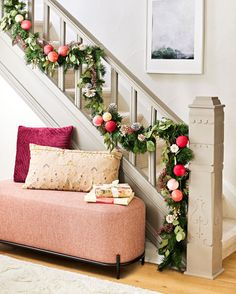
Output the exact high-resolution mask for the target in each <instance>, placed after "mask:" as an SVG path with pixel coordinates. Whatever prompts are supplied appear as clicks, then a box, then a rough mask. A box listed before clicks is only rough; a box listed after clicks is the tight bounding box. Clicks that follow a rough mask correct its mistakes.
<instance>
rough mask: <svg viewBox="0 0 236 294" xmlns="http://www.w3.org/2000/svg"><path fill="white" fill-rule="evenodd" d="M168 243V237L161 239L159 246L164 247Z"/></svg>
mask: <svg viewBox="0 0 236 294" xmlns="http://www.w3.org/2000/svg"><path fill="white" fill-rule="evenodd" d="M168 243H169V241H168V239H163V240H162V241H161V244H160V246H159V248H164V247H166V246H167V245H168Z"/></svg>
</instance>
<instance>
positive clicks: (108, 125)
mask: <svg viewBox="0 0 236 294" xmlns="http://www.w3.org/2000/svg"><path fill="white" fill-rule="evenodd" d="M116 126H117V124H116V122H115V121H113V120H110V121H108V122H106V124H105V129H106V131H107V132H109V133H113V132H114V131H115V129H116Z"/></svg>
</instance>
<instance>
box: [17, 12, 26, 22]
mask: <svg viewBox="0 0 236 294" xmlns="http://www.w3.org/2000/svg"><path fill="white" fill-rule="evenodd" d="M23 20H24V16H23V15H21V14H17V15H16V17H15V22H22V21H23Z"/></svg>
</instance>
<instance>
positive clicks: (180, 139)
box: [176, 136, 188, 148]
mask: <svg viewBox="0 0 236 294" xmlns="http://www.w3.org/2000/svg"><path fill="white" fill-rule="evenodd" d="M176 144H177V145H178V146H179V148H184V147H186V146H187V144H188V137H186V136H179V137H178V138H177V139H176Z"/></svg>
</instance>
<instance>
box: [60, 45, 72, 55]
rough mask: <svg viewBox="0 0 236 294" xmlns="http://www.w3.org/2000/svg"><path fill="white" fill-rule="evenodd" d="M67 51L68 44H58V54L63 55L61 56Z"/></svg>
mask: <svg viewBox="0 0 236 294" xmlns="http://www.w3.org/2000/svg"><path fill="white" fill-rule="evenodd" d="M68 52H69V47H68V46H60V47H59V48H58V54H59V55H61V56H63V57H66V56H67V54H68Z"/></svg>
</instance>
